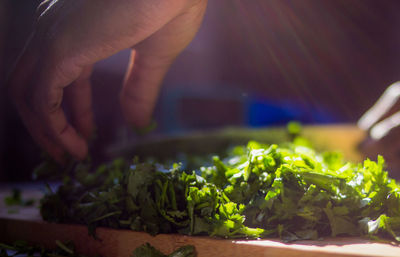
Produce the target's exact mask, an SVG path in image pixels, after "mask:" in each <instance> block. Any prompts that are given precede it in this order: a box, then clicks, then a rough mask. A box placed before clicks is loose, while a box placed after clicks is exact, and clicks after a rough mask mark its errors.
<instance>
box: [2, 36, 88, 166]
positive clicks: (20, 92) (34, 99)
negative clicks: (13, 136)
mask: <svg viewBox="0 0 400 257" xmlns="http://www.w3.org/2000/svg"><path fill="white" fill-rule="evenodd" d="M51 59H52V58H50V57H49V56H45V55H41V54H40V51H38V50H37V49H36V47H35V46H34V45H33V44H32V41H31V43H29V44H28V47H27V48H26V49H25V51H24V53H23V55H22V56H21V58H20V59H19V61H18V63H17V65H16V67H15V69H14V71H13V73H12V75H11V77H10V80H9V87H10V91H11V94H12V98H13V99H14V102H15V105H16V108H17V110H18V112H19V114H20V116H21V118H22V121H23V123H24V124H25V126H26V127H27V129H28V130H29V132H30V134H31V135H32V137H33V139H34V140H35V141H36V142H37V143H38V144H39V145H40V146H41V147H42V148H44V150H46V151H47V152H48V153H49V154H50V155H51V156H52V157H53V158H55V159H56V160H57V161H62V159H63V155H64V153H65V151H67V152H68V153H69V154H71V155H72V156H74V157H75V158H78V159H83V158H84V157H85V156H86V154H87V145H86V142H85V141H84V140H83V139H82V138H81V137H80V136H79V135H78V134H77V133H76V131H75V129H74V128H73V127H72V126H71V125H70V124H69V123H68V122H67V119H66V117H65V114H64V111H63V109H62V107H61V103H62V98H63V89H64V87H65V86H67V85H68V84H69V83H70V81H73V80H74V79H75V78H76V77H78V76H79V73H80V72H81V70H82V69H81V68H79V67H73V66H71V67H70V68H69V72H67V69H66V67H63V66H60V65H54V63H52V61H51ZM64 65H65V63H64Z"/></svg>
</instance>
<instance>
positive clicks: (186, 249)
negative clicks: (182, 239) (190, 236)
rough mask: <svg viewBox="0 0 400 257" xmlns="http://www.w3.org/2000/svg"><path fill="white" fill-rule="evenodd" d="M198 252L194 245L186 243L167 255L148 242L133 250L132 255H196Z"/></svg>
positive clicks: (178, 256) (137, 256) (156, 256)
mask: <svg viewBox="0 0 400 257" xmlns="http://www.w3.org/2000/svg"><path fill="white" fill-rule="evenodd" d="M195 256H196V252H195V249H194V246H192V245H185V246H182V247H180V248H179V249H177V250H175V251H174V252H173V253H171V254H169V255H165V254H163V253H161V252H160V251H158V250H157V249H156V248H154V247H153V246H151V245H150V244H149V243H146V244H144V245H142V246H140V247H138V248H136V249H135V250H134V251H133V254H132V257H195Z"/></svg>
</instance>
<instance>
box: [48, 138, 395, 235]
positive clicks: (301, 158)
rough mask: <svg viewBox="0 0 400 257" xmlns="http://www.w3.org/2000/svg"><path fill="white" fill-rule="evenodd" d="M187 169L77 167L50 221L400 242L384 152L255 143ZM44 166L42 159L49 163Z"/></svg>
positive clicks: (51, 198)
mask: <svg viewBox="0 0 400 257" xmlns="http://www.w3.org/2000/svg"><path fill="white" fill-rule="evenodd" d="M211 163H212V164H211V165H206V166H202V167H198V168H197V169H196V170H186V169H184V168H182V166H181V165H180V164H179V163H174V164H173V165H171V166H168V167H166V166H165V165H162V164H159V163H155V162H140V161H139V160H138V158H133V159H132V160H125V159H116V160H114V161H113V162H111V163H108V164H103V165H100V166H99V167H97V168H96V169H94V168H93V167H92V166H91V164H90V162H82V163H78V164H75V165H74V166H71V167H72V173H70V175H69V176H65V177H64V183H63V185H62V186H60V187H59V188H58V190H57V191H56V192H52V191H51V190H50V189H49V191H48V193H47V194H46V195H45V197H44V198H43V199H42V201H41V214H42V216H43V218H44V219H45V220H47V221H51V222H59V223H79V224H84V225H87V226H88V227H89V231H90V232H91V233H93V235H94V231H95V228H96V227H111V228H117V229H132V230H135V231H145V232H148V233H150V234H153V235H155V234H158V233H181V234H187V235H210V236H216V237H223V238H265V237H280V238H282V239H283V240H300V239H317V238H321V237H325V236H333V237H334V236H338V235H350V236H363V235H369V236H371V237H376V236H389V237H390V238H392V239H394V240H398V241H400V186H399V185H398V184H396V182H395V180H393V179H390V178H389V177H388V173H387V172H386V171H385V169H384V159H383V158H382V157H381V156H378V158H377V161H376V162H375V161H372V160H369V159H367V160H365V161H364V162H363V163H351V162H346V161H345V160H344V159H343V157H342V155H341V154H340V153H338V152H325V153H317V152H316V151H315V150H313V149H312V148H311V147H310V146H309V143H307V142H306V141H305V140H304V139H302V138H298V137H296V138H295V139H294V141H293V142H289V143H284V144H281V145H276V144H272V145H265V144H261V143H258V142H254V141H251V142H249V143H248V145H247V146H237V147H234V148H231V149H230V150H228V154H227V157H224V158H222V157H218V156H214V157H212V160H211ZM42 168H43V167H42Z"/></svg>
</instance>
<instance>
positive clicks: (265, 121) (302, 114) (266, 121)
mask: <svg viewBox="0 0 400 257" xmlns="http://www.w3.org/2000/svg"><path fill="white" fill-rule="evenodd" d="M293 120H296V121H299V122H301V123H304V124H307V123H319V124H326V123H337V122H340V119H338V118H337V117H336V115H334V114H332V113H330V112H328V111H326V110H324V109H323V108H312V107H311V106H304V105H301V104H299V103H296V102H295V101H288V100H283V101H270V100H267V99H249V101H248V103H247V125H248V126H250V127H265V126H271V125H285V124H286V123H288V122H289V121H293Z"/></svg>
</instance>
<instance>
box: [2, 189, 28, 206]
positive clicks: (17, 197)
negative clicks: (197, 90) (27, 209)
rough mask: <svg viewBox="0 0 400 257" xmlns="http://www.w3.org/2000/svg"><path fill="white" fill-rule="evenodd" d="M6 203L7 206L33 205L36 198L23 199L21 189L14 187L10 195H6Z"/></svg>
mask: <svg viewBox="0 0 400 257" xmlns="http://www.w3.org/2000/svg"><path fill="white" fill-rule="evenodd" d="M4 203H5V204H6V205H7V206H32V205H33V204H34V203H35V200H34V199H22V194H21V190H19V189H17V188H14V189H13V190H12V192H11V195H10V196H6V197H4Z"/></svg>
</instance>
